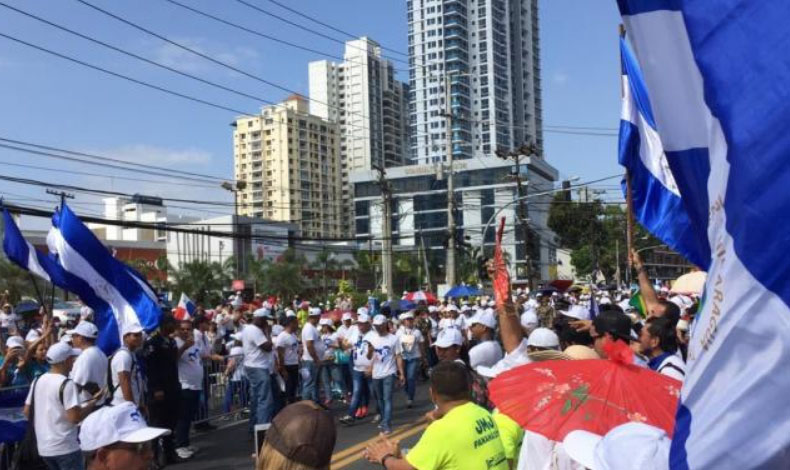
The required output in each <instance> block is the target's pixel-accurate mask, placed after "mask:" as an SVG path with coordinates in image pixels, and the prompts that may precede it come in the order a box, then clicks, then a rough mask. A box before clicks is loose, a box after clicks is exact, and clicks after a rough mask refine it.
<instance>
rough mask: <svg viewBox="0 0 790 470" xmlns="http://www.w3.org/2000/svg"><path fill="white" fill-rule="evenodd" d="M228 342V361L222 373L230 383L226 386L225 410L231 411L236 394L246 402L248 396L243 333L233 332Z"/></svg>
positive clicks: (241, 400) (240, 401)
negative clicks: (242, 341) (242, 344)
mask: <svg viewBox="0 0 790 470" xmlns="http://www.w3.org/2000/svg"><path fill="white" fill-rule="evenodd" d="M230 339H231V341H230V343H229V344H228V363H227V364H226V365H225V371H224V372H223V373H222V375H223V376H224V377H225V379H226V380H227V382H228V384H227V386H226V387H225V400H224V403H223V406H222V408H223V410H224V411H225V413H230V412H231V408H232V407H233V402H234V401H235V400H234V399H235V398H236V396H237V395H238V396H239V399H238V402H239V403H245V402H246V396H247V386H248V382H247V376H246V375H245V374H244V348H242V347H241V333H232V334H231V335H230Z"/></svg>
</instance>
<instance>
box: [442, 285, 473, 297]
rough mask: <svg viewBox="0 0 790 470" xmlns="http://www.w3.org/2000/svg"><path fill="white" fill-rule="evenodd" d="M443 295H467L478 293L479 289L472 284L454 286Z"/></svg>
mask: <svg viewBox="0 0 790 470" xmlns="http://www.w3.org/2000/svg"><path fill="white" fill-rule="evenodd" d="M444 295H445V297H452V298H455V297H469V296H471V295H480V289H478V288H477V287H474V286H455V287H453V288H452V289H450V290H448V291H447V293H446V294H444Z"/></svg>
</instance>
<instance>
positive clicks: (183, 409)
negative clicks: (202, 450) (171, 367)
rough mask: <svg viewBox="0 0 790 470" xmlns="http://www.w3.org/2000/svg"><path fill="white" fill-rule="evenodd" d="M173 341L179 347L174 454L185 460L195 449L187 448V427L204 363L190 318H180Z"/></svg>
mask: <svg viewBox="0 0 790 470" xmlns="http://www.w3.org/2000/svg"><path fill="white" fill-rule="evenodd" d="M175 340H176V347H177V348H178V381H179V382H180V384H181V397H180V400H179V413H178V421H177V422H176V432H175V446H176V454H177V455H178V456H179V457H180V458H182V459H187V458H189V457H191V456H192V454H194V452H195V450H196V449H194V448H190V443H189V430H190V426H191V424H192V420H193V419H194V418H195V415H196V414H197V412H198V406H199V404H200V391H201V390H202V389H203V362H202V361H201V359H200V357H201V350H200V346H198V345H197V344H195V335H194V332H193V329H192V322H191V321H189V320H182V321H181V322H179V324H178V330H176V337H175Z"/></svg>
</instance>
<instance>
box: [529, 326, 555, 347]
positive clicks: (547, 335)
mask: <svg viewBox="0 0 790 470" xmlns="http://www.w3.org/2000/svg"><path fill="white" fill-rule="evenodd" d="M527 346H534V347H537V348H555V349H556V348H559V347H560V338H559V337H558V336H557V333H555V332H554V331H552V330H550V329H548V328H535V331H533V332H532V333H530V335H529V338H527Z"/></svg>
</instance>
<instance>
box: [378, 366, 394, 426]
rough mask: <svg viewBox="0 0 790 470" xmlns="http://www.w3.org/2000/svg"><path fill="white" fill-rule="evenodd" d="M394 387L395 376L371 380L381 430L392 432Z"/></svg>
mask: <svg viewBox="0 0 790 470" xmlns="http://www.w3.org/2000/svg"><path fill="white" fill-rule="evenodd" d="M394 387H395V375H394V374H393V375H388V376H386V377H384V378H383V379H373V390H374V391H375V393H376V401H377V402H378V408H379V413H381V429H383V430H385V431H391V430H392V389H393V388H394Z"/></svg>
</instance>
